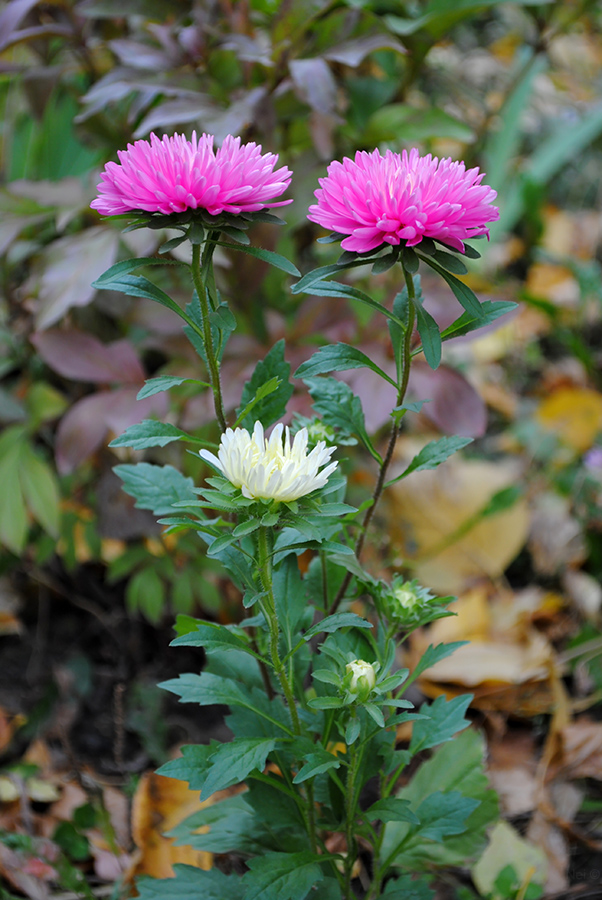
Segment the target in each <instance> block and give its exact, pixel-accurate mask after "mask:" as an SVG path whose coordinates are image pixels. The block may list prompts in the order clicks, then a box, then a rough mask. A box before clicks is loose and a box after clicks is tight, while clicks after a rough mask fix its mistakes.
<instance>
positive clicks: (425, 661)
mask: <svg viewBox="0 0 602 900" xmlns="http://www.w3.org/2000/svg"><path fill="white" fill-rule="evenodd" d="M466 643H467V642H466V641H455V642H453V643H450V644H436V645H435V646H433V644H429V646H428V647H427V648H426V650H425V651H424V653H423V654H422V656H421V658H420V660H419V662H418V663H417V665H416V666H415V667H414V670H413V672H412V674H411V676H410V678H409V679H408V684H409V683H411V682H412V681H415V680H416V678H418V677H419V676H420V675H422V673H423V672H425V671H426V670H427V669H430V668H431V666H434V665H435V663H438V662H439V661H440V660H442V659H445V658H446V657H448V656H451V655H452V653H453V652H454V650H457V649H458V647H463V646H464V644H466Z"/></svg>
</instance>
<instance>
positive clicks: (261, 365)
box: [237, 340, 293, 431]
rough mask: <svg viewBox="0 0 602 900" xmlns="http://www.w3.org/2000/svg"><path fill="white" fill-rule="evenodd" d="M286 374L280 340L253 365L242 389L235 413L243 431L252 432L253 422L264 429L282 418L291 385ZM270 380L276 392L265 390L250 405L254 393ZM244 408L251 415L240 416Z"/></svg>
mask: <svg viewBox="0 0 602 900" xmlns="http://www.w3.org/2000/svg"><path fill="white" fill-rule="evenodd" d="M290 372H291V366H290V363H287V362H286V360H285V358H284V340H280V341H278V342H277V343H276V344H274V346H273V347H272V349H271V350H270V351H269V353H268V354H267V355H266V357H265V359H263V360H260V361H259V362H258V363H257V365H256V366H255V371H254V372H253V375H252V376H251V379H250V380H249V381H247V382H246V384H245V386H244V387H243V390H242V396H241V405H240V407H239V409H238V410H237V413H238V415H239V419H240V422H241V425H242V427H243V428H246V429H247V430H248V431H252V430H253V426H254V424H255V422H257V421H259V422H261V423H262V425H263V426H264V428H268V427H269V426H270V425H272V424H273V423H274V422H276V421H277V420H278V419H280V418H282V416H283V415H284V413H285V412H286V406H287V404H288V401H289V400H290V398H291V396H292V394H293V386H292V384H291V383H290V382H289V376H290ZM274 378H276V379H277V380H278V386H277V387H276V389H275V390H272V391H269V392H268V393H267V394H265V395H264V396H263V397H262V398H261V399H259V400H258V401H257V402H253V401H255V399H256V397H257V394H258V392H259V391H260V390H261V389H262V388H264V386H265V384H266V383H267V382H270V381H271V380H272V379H274ZM247 406H249V408H250V409H251V410H252V413H251V412H247V413H246V414H245V415H244V417H243V416H242V413H244V412H245V407H247Z"/></svg>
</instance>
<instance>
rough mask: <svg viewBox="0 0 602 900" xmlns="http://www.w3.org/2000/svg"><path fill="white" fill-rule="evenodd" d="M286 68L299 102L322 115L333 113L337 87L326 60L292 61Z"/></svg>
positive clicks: (318, 58)
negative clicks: (301, 101)
mask: <svg viewBox="0 0 602 900" xmlns="http://www.w3.org/2000/svg"><path fill="white" fill-rule="evenodd" d="M288 68H289V71H290V73H291V77H292V79H293V84H294V86H295V90H296V92H297V94H298V96H299V98H300V99H301V100H303V101H304V102H305V103H307V104H308V106H310V107H311V108H312V109H314V110H315V111H316V112H319V113H322V114H323V115H330V114H332V113H333V112H334V111H335V108H336V99H337V85H336V81H335V80H334V76H333V74H332V72H331V71H330V66H329V65H328V63H327V62H326V60H324V59H322V58H321V57H316V58H314V59H293V60H291V61H290V63H289V65H288Z"/></svg>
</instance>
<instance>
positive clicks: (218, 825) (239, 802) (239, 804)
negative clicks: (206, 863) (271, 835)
mask: <svg viewBox="0 0 602 900" xmlns="http://www.w3.org/2000/svg"><path fill="white" fill-rule="evenodd" d="M207 827H208V828H209V831H207ZM201 829H202V831H201ZM256 834H257V822H256V820H255V817H254V815H253V810H252V809H251V808H250V806H249V804H248V803H247V802H246V799H245V797H243V796H241V795H240V794H239V795H237V796H234V797H227V798H226V799H225V800H221V801H220V802H219V803H212V804H211V806H207V807H205V809H201V810H199V811H198V812H196V813H193V815H191V816H188V817H187V818H186V819H184V821H183V822H181V823H180V824H179V825H177V826H176V827H175V828H172V830H171V831H170V832H168V837H171V838H174V843H175V845H176V846H180V845H182V844H184V845H186V846H189V847H192V848H193V849H194V850H204V851H205V852H208V853H220V854H223V853H233V852H237V853H254V852H257V849H258V847H257V841H256V840H255V836H256Z"/></svg>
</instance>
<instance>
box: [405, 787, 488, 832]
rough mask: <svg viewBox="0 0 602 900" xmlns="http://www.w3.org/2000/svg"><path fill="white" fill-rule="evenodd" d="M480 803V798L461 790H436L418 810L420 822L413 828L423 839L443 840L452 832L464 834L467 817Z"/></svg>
mask: <svg viewBox="0 0 602 900" xmlns="http://www.w3.org/2000/svg"><path fill="white" fill-rule="evenodd" d="M478 805H479V801H478V800H474V799H473V798H472V797H465V796H464V795H463V794H461V793H460V792H459V791H450V792H449V793H448V794H443V793H442V792H441V791H435V793H433V794H431V796H430V797H427V798H426V800H423V801H422V803H421V804H420V806H419V807H418V809H417V810H416V815H417V816H418V820H419V822H420V824H419V825H417V826H416V827H415V829H413V830H414V831H415V832H416V833H417V834H419V835H420V838H421V840H426V839H430V840H431V841H441V840H443V838H444V837H447V836H448V835H451V834H462V832H463V831H465V830H466V819H467V818H468V816H469V815H470V813H471V812H473V810H475V809H476V808H477V806H478Z"/></svg>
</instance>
